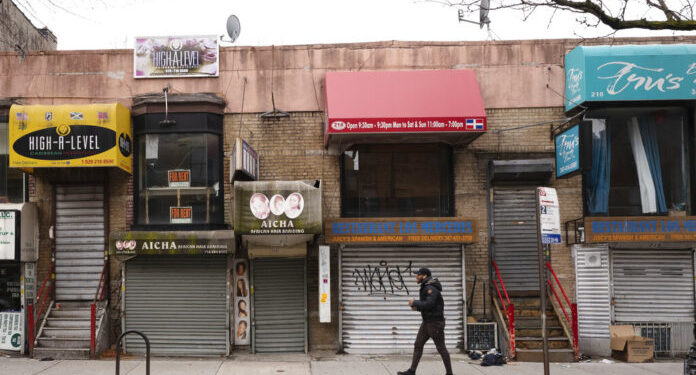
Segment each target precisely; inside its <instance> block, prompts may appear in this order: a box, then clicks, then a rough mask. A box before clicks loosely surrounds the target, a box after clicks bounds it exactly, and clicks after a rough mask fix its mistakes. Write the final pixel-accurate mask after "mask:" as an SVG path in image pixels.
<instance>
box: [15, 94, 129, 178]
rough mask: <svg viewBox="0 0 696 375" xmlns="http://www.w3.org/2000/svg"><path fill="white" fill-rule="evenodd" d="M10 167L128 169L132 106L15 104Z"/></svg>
mask: <svg viewBox="0 0 696 375" xmlns="http://www.w3.org/2000/svg"><path fill="white" fill-rule="evenodd" d="M9 128H10V129H9V138H10V167H14V168H45V167H118V168H121V169H123V170H124V171H126V172H128V173H131V172H132V169H133V167H132V164H133V157H132V150H133V141H132V139H133V138H132V137H133V135H132V130H131V128H132V127H131V118H130V111H128V109H126V108H125V107H124V106H122V105H120V104H118V103H112V104H90V105H56V106H47V105H29V106H24V105H13V106H12V108H11V109H10V124H9Z"/></svg>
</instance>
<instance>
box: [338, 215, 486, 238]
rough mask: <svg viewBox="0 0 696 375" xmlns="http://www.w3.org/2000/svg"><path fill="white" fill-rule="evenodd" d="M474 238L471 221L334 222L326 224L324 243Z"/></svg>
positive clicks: (367, 220)
mask: <svg viewBox="0 0 696 375" xmlns="http://www.w3.org/2000/svg"><path fill="white" fill-rule="evenodd" d="M476 234H477V232H476V225H475V223H474V221H473V220H468V219H455V218H448V219H441V218H402V219H401V218H400V219H392V218H389V219H334V220H328V221H327V224H326V241H327V242H328V243H378V242H394V243H407V242H440V243H470V242H475V241H476V238H477V236H476Z"/></svg>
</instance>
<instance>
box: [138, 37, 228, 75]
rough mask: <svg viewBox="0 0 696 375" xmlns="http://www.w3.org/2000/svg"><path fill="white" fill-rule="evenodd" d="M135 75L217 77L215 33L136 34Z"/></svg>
mask: <svg viewBox="0 0 696 375" xmlns="http://www.w3.org/2000/svg"><path fill="white" fill-rule="evenodd" d="M133 51H134V56H133V61H134V68H133V72H134V77H135V78H171V77H217V76H218V75H219V56H220V45H219V43H218V37H217V35H204V36H161V37H138V38H135V48H134V50H133Z"/></svg>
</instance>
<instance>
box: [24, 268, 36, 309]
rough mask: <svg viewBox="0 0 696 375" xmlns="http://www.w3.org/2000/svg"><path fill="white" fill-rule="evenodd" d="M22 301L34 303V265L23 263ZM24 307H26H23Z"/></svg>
mask: <svg viewBox="0 0 696 375" xmlns="http://www.w3.org/2000/svg"><path fill="white" fill-rule="evenodd" d="M23 279H24V299H25V300H26V301H30V302H31V303H34V299H35V298H36V264H35V263H30V262H26V263H24V277H23ZM25 306H26V305H25Z"/></svg>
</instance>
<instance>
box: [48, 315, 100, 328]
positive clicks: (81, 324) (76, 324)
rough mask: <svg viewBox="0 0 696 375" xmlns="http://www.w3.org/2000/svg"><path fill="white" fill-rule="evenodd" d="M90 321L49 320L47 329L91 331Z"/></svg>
mask: <svg viewBox="0 0 696 375" xmlns="http://www.w3.org/2000/svg"><path fill="white" fill-rule="evenodd" d="M89 325H90V324H89V319H84V318H48V320H46V328H82V329H89Z"/></svg>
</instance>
